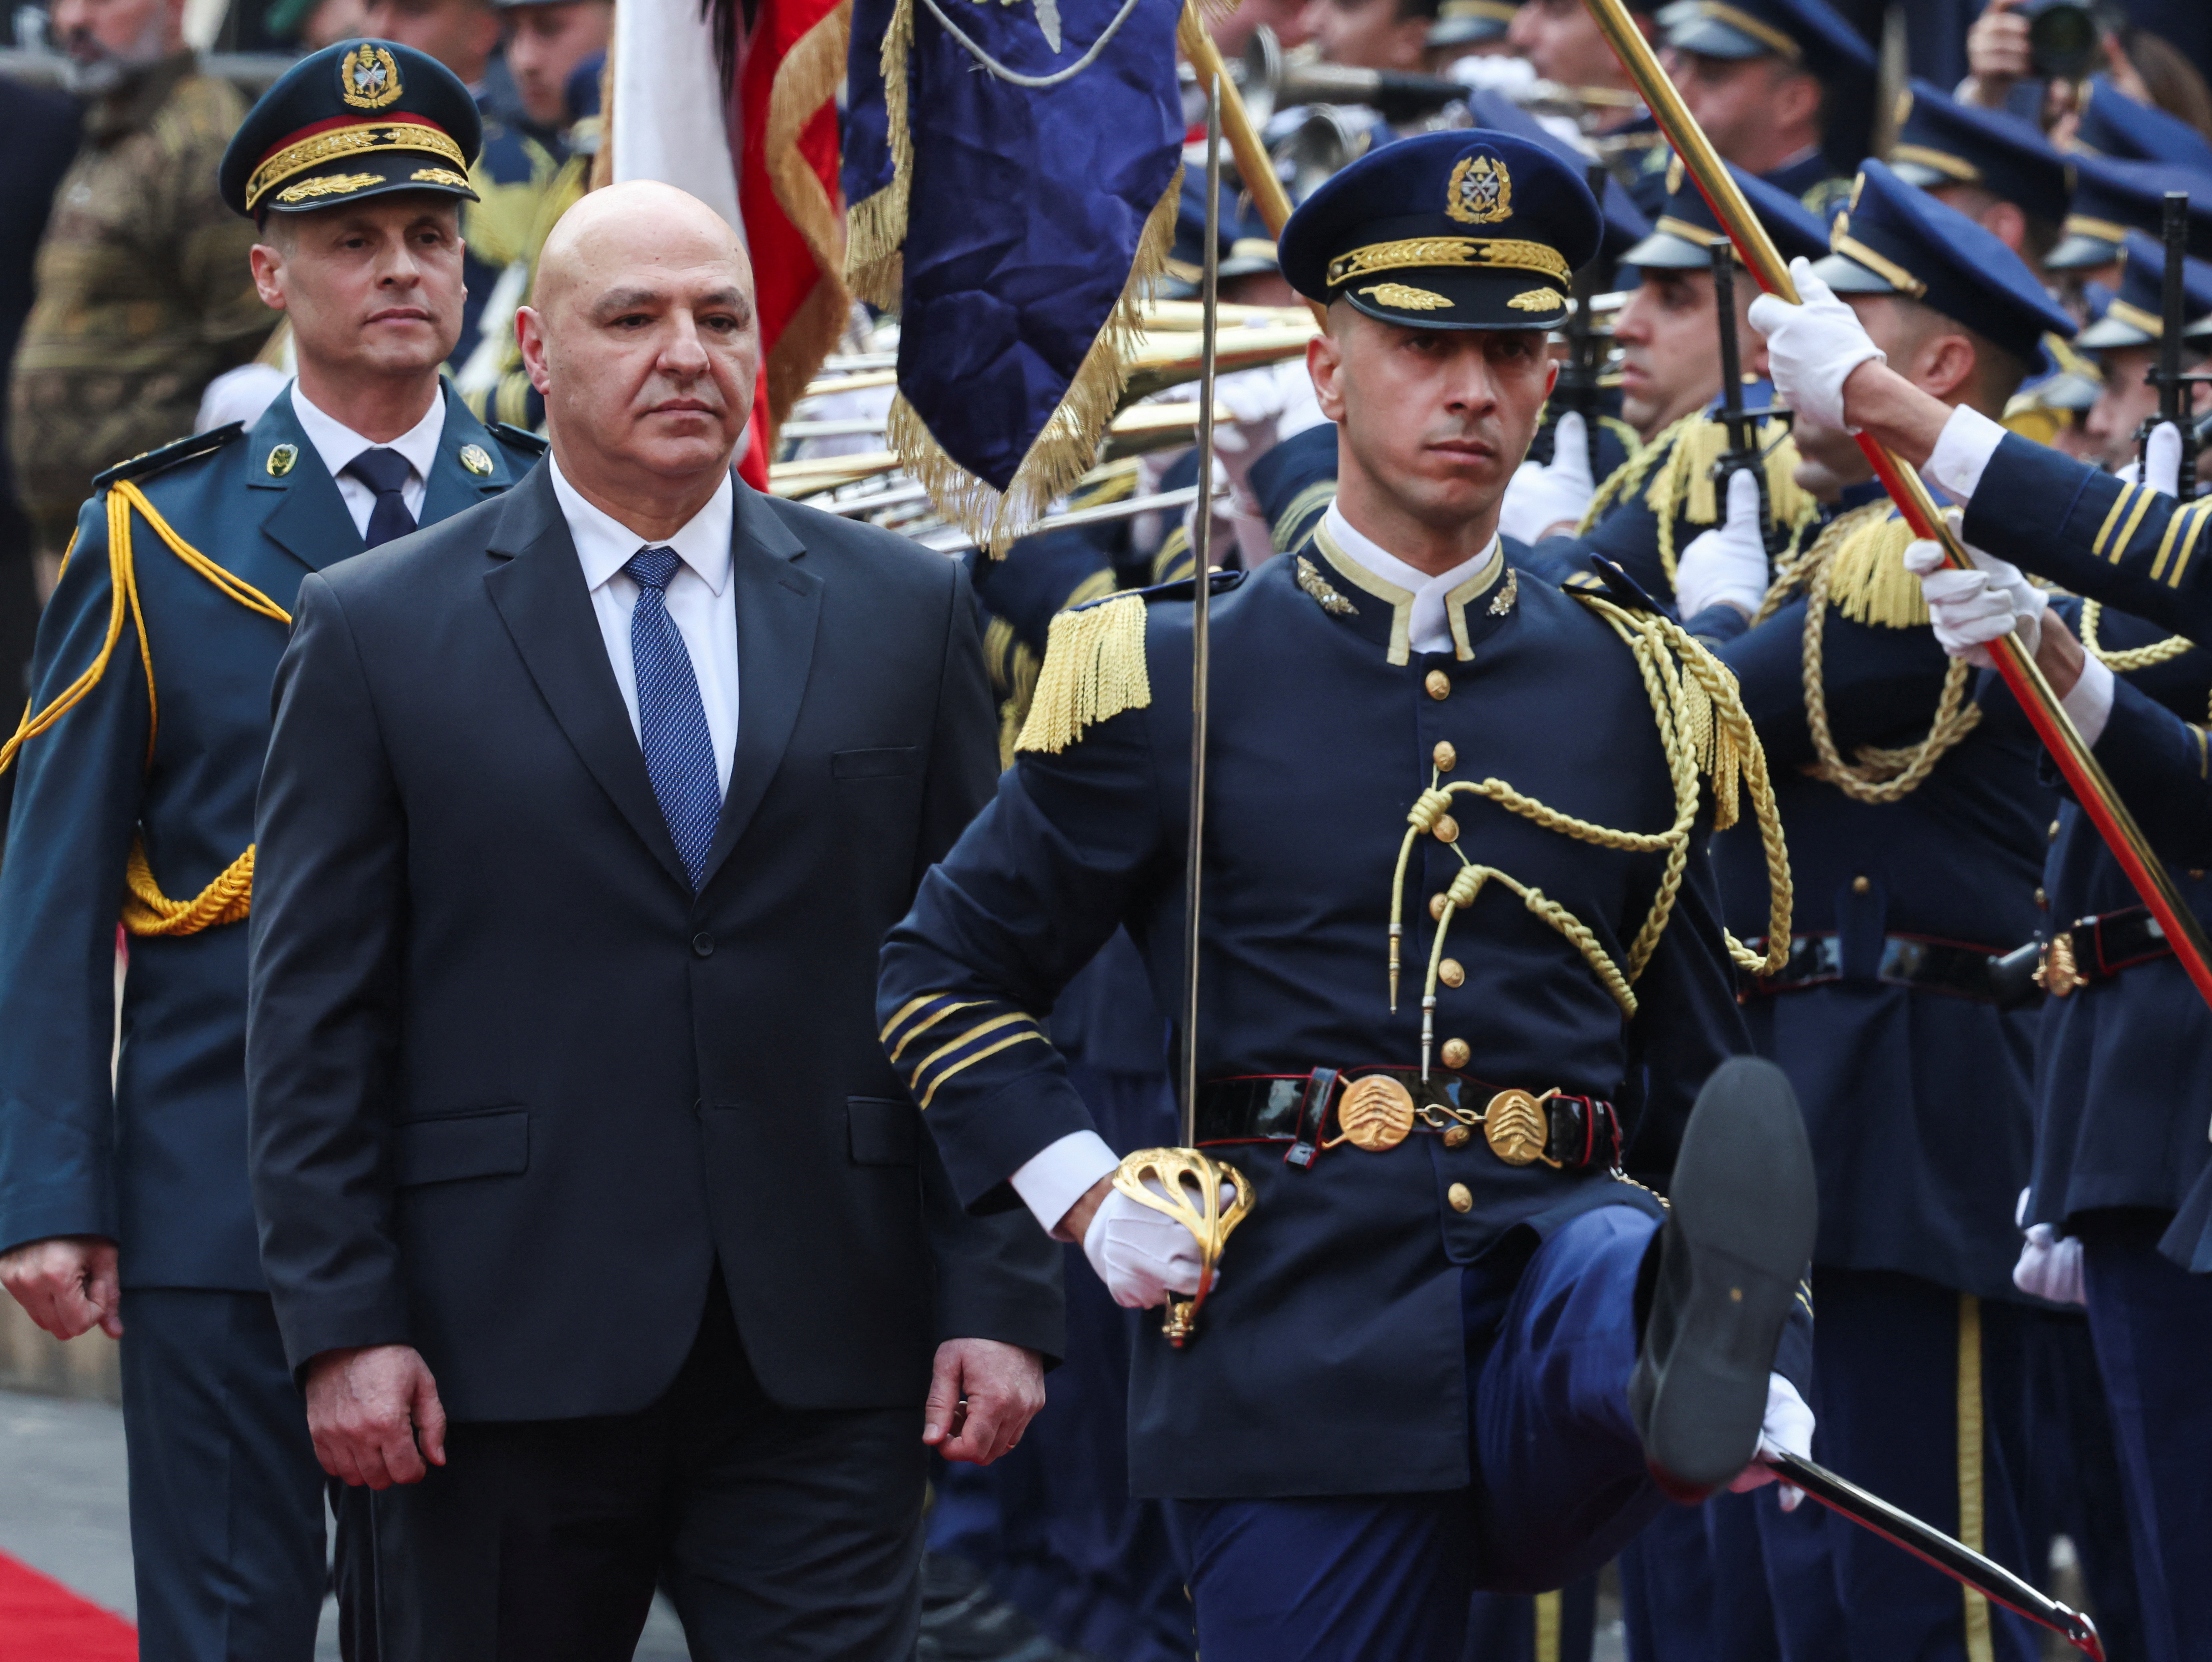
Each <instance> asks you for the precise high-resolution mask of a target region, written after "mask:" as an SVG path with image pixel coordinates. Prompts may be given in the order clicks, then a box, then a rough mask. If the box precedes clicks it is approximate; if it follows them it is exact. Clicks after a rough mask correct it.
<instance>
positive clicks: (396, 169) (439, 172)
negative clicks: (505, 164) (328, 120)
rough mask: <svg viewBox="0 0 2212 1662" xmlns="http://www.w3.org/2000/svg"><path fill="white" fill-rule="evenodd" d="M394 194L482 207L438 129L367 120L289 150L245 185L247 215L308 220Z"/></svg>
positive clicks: (465, 168) (454, 150)
mask: <svg viewBox="0 0 2212 1662" xmlns="http://www.w3.org/2000/svg"><path fill="white" fill-rule="evenodd" d="M392 191H430V192H431V193H433V194H434V195H437V196H447V197H464V198H465V199H466V200H468V201H470V202H474V201H477V193H476V191H474V190H473V189H472V188H471V186H470V185H469V175H468V165H467V163H466V162H465V161H463V160H462V159H461V150H460V146H459V145H458V144H456V143H453V140H452V139H450V138H448V137H447V136H446V135H445V134H444V133H442V132H441V131H440V130H438V129H437V128H435V127H431V126H427V125H424V124H422V123H420V122H412V121H370V122H363V123H361V124H358V125H355V126H347V127H338V128H333V129H331V130H329V131H326V132H320V133H316V134H314V135H313V136H310V137H307V138H304V139H301V141H299V142H298V143H294V144H288V145H286V146H285V147H284V148H283V149H280V150H278V151H277V152H276V154H275V155H271V156H270V158H269V159H268V161H264V162H263V163H262V164H261V166H259V167H257V168H255V169H254V170H253V174H252V178H250V179H248V180H247V181H246V211H247V212H248V213H262V212H269V213H279V214H297V213H307V212H309V211H312V210H313V209H319V208H331V207H336V206H337V204H338V203H345V202H359V201H362V199H364V198H365V197H375V196H385V195H388V194H390V193H391V192H392Z"/></svg>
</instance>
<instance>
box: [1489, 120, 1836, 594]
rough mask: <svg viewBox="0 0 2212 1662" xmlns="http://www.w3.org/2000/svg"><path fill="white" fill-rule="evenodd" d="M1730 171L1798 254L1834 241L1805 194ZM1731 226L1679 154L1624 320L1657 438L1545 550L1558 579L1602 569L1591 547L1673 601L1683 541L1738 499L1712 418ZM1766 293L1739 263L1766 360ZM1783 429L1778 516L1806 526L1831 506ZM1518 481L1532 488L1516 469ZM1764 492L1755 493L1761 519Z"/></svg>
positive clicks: (1773, 434) (1647, 431) (1631, 267)
mask: <svg viewBox="0 0 2212 1662" xmlns="http://www.w3.org/2000/svg"><path fill="white" fill-rule="evenodd" d="M1731 172H1732V173H1734V174H1735V179H1736V183H1737V184H1738V185H1740V186H1741V188H1742V190H1743V191H1744V194H1745V197H1746V198H1747V200H1748V201H1749V202H1750V203H1751V205H1752V210H1753V212H1754V213H1755V214H1757V215H1758V216H1759V223H1760V224H1761V225H1762V226H1764V227H1765V230H1766V234H1768V235H1769V236H1770V237H1771V238H1773V239H1774V241H1775V245H1776V246H1778V248H1780V249H1781V250H1783V252H1784V257H1785V258H1788V257H1790V256H1793V255H1797V254H1807V255H1811V256H1814V257H1817V256H1819V255H1820V254H1821V253H1823V252H1826V249H1827V246H1828V239H1827V229H1826V227H1825V226H1824V225H1822V224H1821V222H1820V221H1819V220H1818V219H1816V218H1814V215H1812V214H1810V213H1808V211H1807V210H1806V209H1804V208H1802V206H1800V205H1799V204H1798V203H1797V201H1796V198H1794V197H1790V195H1788V194H1787V193H1785V192H1784V191H1779V190H1777V189H1776V188H1775V187H1774V186H1772V185H1767V184H1765V183H1764V182H1763V181H1761V180H1759V179H1753V178H1752V177H1751V176H1750V175H1749V174H1747V173H1744V172H1743V171H1742V170H1741V168H1735V169H1731ZM1721 234H1722V232H1721V229H1720V225H1719V221H1717V220H1716V219H1715V218H1714V216H1713V211H1712V209H1711V206H1710V205H1708V204H1707V203H1706V201H1705V197H1702V196H1700V195H1699V192H1698V188H1697V185H1695V184H1694V183H1693V182H1692V181H1691V180H1690V179H1687V178H1686V176H1685V173H1684V170H1683V168H1682V165H1681V164H1680V162H1679V161H1678V162H1676V163H1675V164H1674V170H1673V183H1672V185H1671V187H1670V190H1669V192H1668V198H1667V205H1666V211H1665V212H1663V213H1662V214H1661V215H1660V216H1659V219H1658V222H1657V224H1656V227H1654V229H1653V231H1652V234H1650V236H1648V237H1646V238H1645V239H1644V240H1643V241H1641V242H1639V243H1638V244H1637V245H1636V246H1635V247H1633V248H1632V249H1630V250H1629V251H1628V253H1627V255H1626V258H1624V259H1623V260H1622V262H1621V263H1622V264H1623V266H1624V267H1625V268H1626V272H1627V276H1628V278H1629V280H1631V281H1633V282H1636V284H1637V286H1636V288H1634V289H1633V290H1632V291H1631V293H1630V294H1629V297H1628V300H1627V302H1626V304H1625V305H1624V306H1622V307H1621V309H1620V312H1619V313H1618V314H1617V315H1616V316H1615V318H1614V319H1613V337H1614V338H1615V340H1617V341H1618V342H1619V343H1620V347H1621V349H1622V350H1621V358H1622V364H1621V381H1622V388H1623V395H1624V396H1623V403H1622V410H1623V413H1624V414H1625V415H1626V417H1627V418H1628V420H1630V421H1631V422H1633V423H1634V424H1635V426H1636V427H1637V428H1638V431H1639V432H1640V433H1641V434H1642V435H1643V437H1644V441H1645V442H1644V447H1643V448H1642V449H1641V450H1640V451H1638V452H1637V454H1636V455H1635V456H1634V457H1633V458H1631V459H1630V461H1629V462H1627V463H1626V464H1625V465H1624V466H1623V467H1622V468H1621V469H1620V470H1619V471H1617V472H1615V473H1614V474H1613V475H1612V476H1610V477H1608V478H1607V480H1606V481H1605V482H1604V483H1603V485H1602V486H1601V487H1600V488H1599V490H1598V493H1597V494H1596V497H1595V499H1594V500H1592V501H1591V502H1590V503H1589V504H1588V505H1587V506H1586V508H1585V511H1584V513H1583V516H1582V519H1581V522H1580V523H1579V524H1578V525H1575V526H1574V527H1572V528H1571V532H1570V534H1566V535H1559V536H1553V537H1549V538H1547V540H1545V541H1543V542H1541V543H1538V544H1537V545H1536V546H1535V548H1534V550H1533V551H1532V554H1531V555H1530V569H1532V570H1534V571H1536V572H1538V573H1541V574H1543V575H1544V576H1546V577H1548V578H1550V579H1552V580H1553V581H1554V582H1559V583H1570V582H1571V583H1583V582H1594V581H1595V580H1596V579H1595V578H1594V577H1593V576H1592V574H1591V569H1590V563H1589V557H1590V555H1593V554H1597V555H1603V556H1605V558H1607V559H1608V560H1611V561H1613V562H1614V563H1615V564H1617V565H1619V566H1620V567H1622V568H1623V569H1624V570H1626V572H1627V573H1628V574H1629V575H1630V576H1631V577H1632V578H1634V579H1636V581H1637V582H1638V584H1639V585H1642V586H1643V588H1644V591H1645V592H1646V593H1648V594H1650V595H1653V596H1655V597H1658V598H1659V599H1661V600H1664V601H1672V600H1674V598H1675V589H1674V576H1675V562H1676V560H1677V558H1678V556H1679V555H1680V552H1681V550H1683V549H1686V548H1687V547H1688V546H1689V544H1690V541H1691V539H1692V537H1696V536H1698V535H1699V532H1701V531H1704V530H1705V529H1706V528H1707V527H1709V526H1712V525H1717V524H1718V523H1719V522H1720V521H1721V519H1722V518H1723V513H1724V511H1725V508H1726V504H1725V503H1723V502H1721V501H1718V500H1716V494H1715V490H1714V484H1713V480H1712V467H1713V464H1714V462H1715V461H1716V460H1717V459H1718V458H1719V456H1720V454H1721V452H1723V450H1724V449H1726V448H1727V446H1728V444H1729V436H1728V432H1727V429H1726V428H1723V426H1722V425H1721V424H1720V422H1717V421H1716V420H1714V419H1712V416H1713V414H1714V409H1715V407H1716V404H1717V400H1718V398H1719V397H1720V393H1721V385H1720V344H1719V336H1718V330H1719V324H1720V318H1719V313H1718V312H1717V309H1716V306H1715V300H1714V295H1713V275H1712V273H1713V258H1712V253H1711V242H1712V240H1713V239H1714V238H1716V237H1718V236H1720V235H1721ZM1753 292H1754V290H1753V284H1752V282H1751V279H1750V278H1749V276H1745V275H1742V274H1741V268H1739V276H1738V281H1737V282H1736V285H1735V298H1736V334H1737V339H1738V341H1739V342H1740V343H1741V353H1742V361H1743V362H1744V363H1745V364H1746V365H1747V367H1748V368H1749V369H1750V370H1751V371H1753V372H1756V371H1757V370H1758V369H1759V367H1760V365H1761V364H1762V363H1763V361H1764V358H1763V354H1762V351H1761V349H1760V347H1759V339H1758V337H1757V336H1756V335H1755V334H1753V332H1752V331H1751V327H1750V324H1749V322H1748V311H1747V308H1748V306H1749V304H1750V300H1751V297H1752V294H1753ZM1744 396H1745V401H1746V403H1747V404H1749V405H1751V406H1753V407H1754V408H1756V407H1758V406H1759V405H1760V404H1762V403H1765V397H1764V394H1763V390H1762V388H1761V387H1759V386H1758V385H1753V386H1747V387H1746V388H1745V389H1744ZM1777 440H1779V441H1780V442H1779V443H1778V444H1776V447H1775V449H1774V450H1773V452H1772V453H1771V455H1770V456H1769V458H1767V475H1768V497H1769V500H1770V501H1771V504H1772V507H1773V511H1774V514H1775V517H1776V518H1777V519H1778V520H1779V521H1780V522H1781V523H1782V524H1783V525H1785V526H1789V527H1791V528H1792V529H1793V530H1795V531H1799V532H1800V533H1802V531H1806V530H1808V529H1809V528H1810V527H1811V526H1812V525H1814V524H1815V523H1816V522H1817V521H1818V519H1819V517H1820V510H1819V505H1818V504H1817V503H1815V502H1814V500H1813V499H1812V498H1811V497H1810V496H1808V494H1806V493H1804V492H1803V491H1802V490H1800V489H1798V488H1797V487H1796V483H1795V482H1793V480H1792V479H1791V477H1790V474H1791V470H1792V469H1793V468H1794V467H1795V466H1796V460H1797V452H1796V448H1795V447H1794V446H1792V445H1791V444H1790V442H1789V440H1787V439H1786V438H1784V435H1783V434H1782V433H1781V432H1780V431H1779V430H1778V429H1777V428H1773V427H1771V426H1770V427H1769V428H1767V429H1766V431H1765V435H1764V438H1763V440H1762V442H1763V443H1774V442H1775V441H1777ZM1554 465H1555V466H1556V464H1554ZM1515 488H1516V490H1518V489H1520V488H1522V487H1521V485H1520V482H1519V481H1518V480H1517V479H1516V485H1515ZM1508 500H1509V505H1510V500H1511V498H1510V494H1509V498H1508ZM1757 500H1758V499H1757V494H1756V492H1755V491H1754V492H1753V500H1752V505H1751V510H1752V513H1753V517H1754V519H1755V517H1756V510H1757ZM1753 534H1754V535H1756V531H1755V529H1754V533H1753ZM1759 558H1760V561H1761V573H1760V576H1759V580H1758V588H1759V591H1764V590H1765V574H1764V561H1765V548H1764V547H1761V549H1759ZM1694 598H1695V599H1696V600H1697V603H1698V604H1696V605H1695V606H1691V607H1686V608H1685V609H1683V610H1682V611H1681V616H1682V617H1683V618H1684V619H1685V621H1687V620H1688V619H1689V618H1691V617H1692V616H1695V614H1696V612H1697V611H1698V610H1702V609H1703V604H1704V601H1705V597H1702V596H1699V597H1694Z"/></svg>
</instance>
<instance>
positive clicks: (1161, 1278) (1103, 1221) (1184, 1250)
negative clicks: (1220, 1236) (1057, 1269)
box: [1083, 1180, 1237, 1310]
mask: <svg viewBox="0 0 2212 1662" xmlns="http://www.w3.org/2000/svg"><path fill="white" fill-rule="evenodd" d="M1146 1186H1147V1187H1149V1188H1150V1189H1151V1190H1152V1192H1154V1193H1155V1194H1158V1195H1160V1196H1162V1197H1163V1198H1164V1197H1165V1195H1166V1193H1167V1191H1166V1190H1164V1189H1163V1188H1161V1187H1160V1186H1159V1185H1158V1183H1156V1182H1151V1181H1149V1180H1148V1181H1147V1184H1146ZM1235 1198H1237V1191H1236V1189H1235V1187H1234V1186H1231V1185H1230V1184H1227V1183H1225V1184H1223V1185H1222V1186H1221V1204H1222V1205H1224V1206H1227V1205H1228V1204H1230V1203H1231V1201H1233V1200H1234V1199H1235ZM1083 1256H1084V1257H1085V1258H1087V1259H1090V1260H1091V1268H1092V1269H1093V1270H1096V1271H1097V1272H1098V1279H1099V1280H1101V1281H1103V1282H1104V1283H1106V1290H1107V1291H1108V1292H1109V1293H1111V1294H1112V1295H1114V1302H1115V1303H1116V1304H1118V1305H1120V1306H1121V1307H1122V1308H1123V1309H1125V1310H1149V1309H1151V1308H1152V1307H1153V1306H1154V1305H1156V1304H1164V1303H1166V1302H1167V1298H1168V1295H1169V1294H1170V1293H1180V1294H1182V1295H1184V1296H1185V1297H1188V1296H1189V1295H1192V1294H1194V1293H1195V1292H1197V1291H1198V1272H1199V1268H1200V1265H1199V1258H1198V1238H1197V1237H1196V1236H1195V1235H1194V1234H1191V1232H1190V1231H1189V1230H1188V1229H1187V1228H1184V1227H1183V1226H1182V1222H1181V1221H1180V1220H1178V1219H1176V1218H1172V1217H1170V1216H1168V1215H1167V1214H1166V1213H1165V1212H1156V1211H1154V1210H1152V1208H1151V1207H1149V1206H1146V1205H1143V1204H1139V1202H1137V1201H1134V1200H1132V1199H1130V1198H1129V1197H1128V1196H1127V1195H1125V1194H1123V1193H1122V1192H1121V1191H1120V1190H1119V1189H1109V1190H1108V1191H1107V1192H1106V1198H1105V1199H1104V1200H1103V1202H1101V1203H1100V1204H1099V1207H1098V1210H1097V1211H1096V1212H1094V1213H1092V1214H1091V1227H1090V1228H1087V1229H1085V1231H1084V1232H1083ZM1213 1279H1214V1283H1215V1284H1216V1285H1217V1286H1218V1285H1219V1284H1220V1281H1221V1271H1220V1269H1219V1267H1218V1266H1216V1268H1215V1270H1214V1272H1213Z"/></svg>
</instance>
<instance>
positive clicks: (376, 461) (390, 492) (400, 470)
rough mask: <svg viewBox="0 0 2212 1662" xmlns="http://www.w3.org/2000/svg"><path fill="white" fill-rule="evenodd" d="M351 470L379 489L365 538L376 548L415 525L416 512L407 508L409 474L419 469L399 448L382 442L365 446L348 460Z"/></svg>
mask: <svg viewBox="0 0 2212 1662" xmlns="http://www.w3.org/2000/svg"><path fill="white" fill-rule="evenodd" d="M346 471H347V472H348V473H350V474H351V475H353V476H354V477H355V478H356V479H358V480H360V481H361V482H362V483H363V484H364V485H367V486H368V488H370V489H371V490H373V491H374V492H375V493H376V506H374V507H373V508H371V509H370V510H369V511H368V530H367V531H363V532H362V541H363V542H364V543H368V546H369V547H371V548H374V547H376V546H377V544H378V543H389V542H390V541H391V540H392V538H393V537H404V536H406V535H407V533H408V532H410V531H413V530H414V529H415V516H414V515H413V514H411V513H408V512H407V498H406V497H405V496H404V494H402V493H404V491H405V490H406V488H407V476H408V475H409V474H410V473H412V472H413V471H414V468H413V466H412V465H411V464H410V463H409V462H408V460H407V458H405V457H404V456H402V455H401V454H400V453H399V452H398V451H396V450H386V449H385V448H384V447H383V446H377V447H376V448H375V449H374V450H364V451H363V452H362V453H361V454H360V455H358V456H356V457H355V458H353V460H351V461H350V462H348V463H347V464H346Z"/></svg>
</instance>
